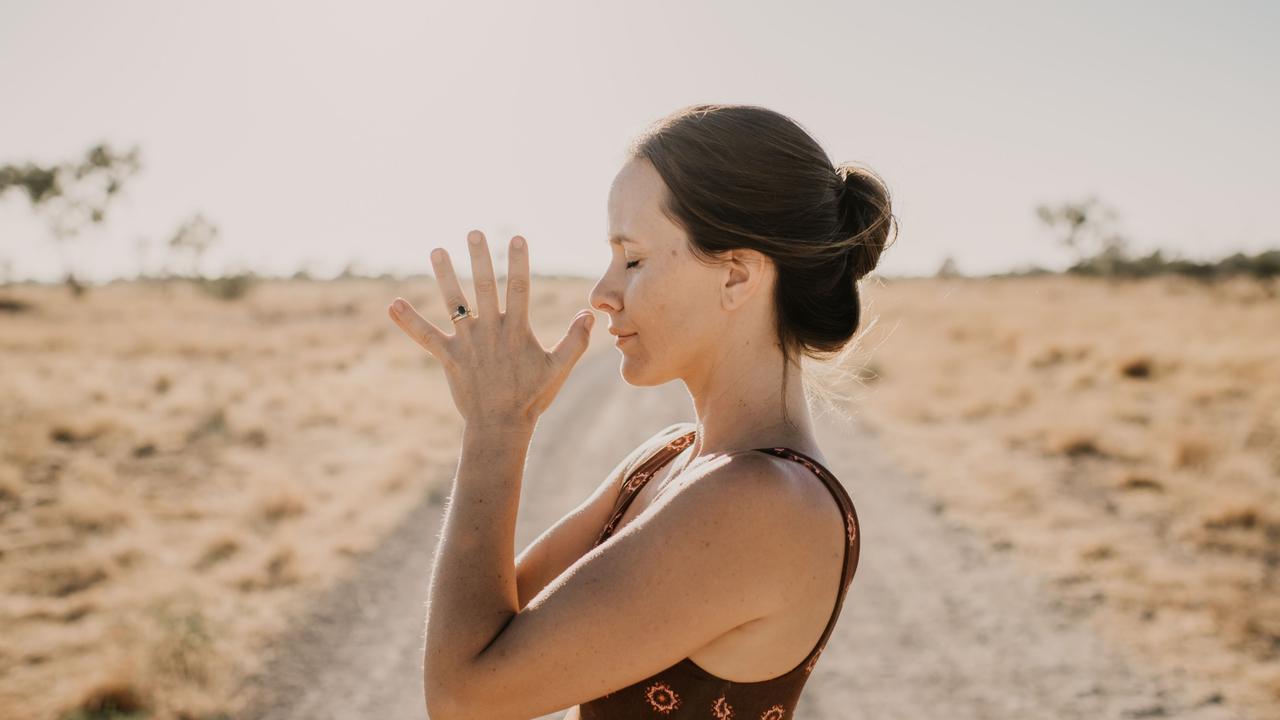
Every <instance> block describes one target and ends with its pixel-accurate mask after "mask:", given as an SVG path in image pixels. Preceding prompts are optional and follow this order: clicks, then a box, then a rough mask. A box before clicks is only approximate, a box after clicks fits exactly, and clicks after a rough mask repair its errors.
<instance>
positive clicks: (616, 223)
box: [609, 160, 674, 247]
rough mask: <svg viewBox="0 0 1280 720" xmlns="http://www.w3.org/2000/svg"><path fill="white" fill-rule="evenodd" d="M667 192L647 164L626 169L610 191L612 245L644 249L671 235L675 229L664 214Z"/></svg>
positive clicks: (637, 162) (631, 164) (632, 163)
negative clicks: (642, 247)
mask: <svg viewBox="0 0 1280 720" xmlns="http://www.w3.org/2000/svg"><path fill="white" fill-rule="evenodd" d="M666 189H667V188H666V185H665V184H664V183H663V182H662V176H661V175H659V174H658V171H657V170H656V169H654V167H653V165H652V164H651V163H649V161H648V160H631V161H629V162H627V164H625V165H623V166H622V169H621V170H619V171H618V174H617V175H616V176H615V177H614V179H613V185H612V187H610V188H609V244H610V245H620V246H623V247H626V246H630V245H643V244H644V243H645V242H647V241H652V240H653V239H654V238H658V237H663V236H666V235H668V234H670V231H671V230H672V229H673V228H674V225H673V224H672V223H671V221H670V220H669V219H668V218H667V216H666V214H664V213H663V212H662V201H663V200H664V198H665V197H666Z"/></svg>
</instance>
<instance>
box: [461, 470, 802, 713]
mask: <svg viewBox="0 0 1280 720" xmlns="http://www.w3.org/2000/svg"><path fill="white" fill-rule="evenodd" d="M668 489H669V490H671V491H672V492H670V493H668V492H667V491H666V490H664V492H663V493H660V494H659V495H658V496H657V498H656V499H655V500H654V502H653V503H652V504H651V505H650V506H649V507H647V508H645V510H644V511H643V512H641V513H640V514H639V515H637V516H636V518H635V520H634V521H632V522H630V523H628V524H627V525H625V526H624V527H623V528H622V529H621V530H620V531H619V532H618V533H617V534H616V535H613V536H611V537H610V538H609V540H608V541H606V542H604V543H601V544H600V545H599V546H597V547H595V548H593V549H591V550H590V551H588V552H587V553H586V554H585V555H583V556H582V557H580V558H578V559H577V561H576V562H574V563H573V564H572V565H571V566H570V567H569V569H568V570H567V571H566V572H564V573H563V574H561V575H560V576H559V577H557V578H556V579H555V580H554V581H553V582H552V583H551V584H550V585H549V586H547V588H546V589H545V590H544V591H543V592H542V593H539V594H538V596H537V597H535V598H534V599H533V601H531V602H530V603H529V605H528V607H526V608H524V609H522V610H521V611H520V612H519V613H517V614H516V615H515V616H514V617H512V618H511V619H510V621H509V622H508V624H507V625H506V626H505V627H504V628H503V630H502V631H501V632H500V633H499V634H498V636H497V637H496V638H494V640H493V641H492V642H491V643H490V644H489V646H488V647H487V648H486V649H485V650H484V651H483V652H481V653H480V654H479V655H477V656H476V657H475V658H474V659H473V660H472V661H471V662H470V663H469V664H468V666H467V667H466V668H465V669H463V670H462V671H460V672H458V673H457V674H456V675H455V678H456V682H457V683H459V685H458V686H455V687H454V688H452V690H451V695H452V696H453V698H454V700H453V702H452V705H453V706H454V707H455V708H456V709H457V713H456V715H455V717H463V718H471V717H484V718H530V717H538V716H541V715H544V714H547V713H551V712H555V711H557V710H562V709H564V708H566V707H569V706H571V705H575V704H578V703H582V702H586V701H588V700H591V699H592V698H596V697H600V696H602V695H604V694H605V693H608V692H612V691H614V690H617V689H619V688H622V687H625V686H627V685H630V684H632V683H635V682H638V681H639V680H642V679H644V678H646V677H650V676H652V675H653V674H655V673H657V672H659V671H661V670H663V669H665V668H667V667H670V666H672V665H674V664H676V663H678V662H679V661H680V660H681V659H683V658H685V657H688V656H689V655H691V654H692V653H693V652H695V651H696V650H698V649H699V648H701V647H703V646H705V645H706V644H708V643H710V642H711V641H712V640H715V639H716V638H718V637H720V636H721V635H723V634H724V633H727V632H729V631H730V630H732V629H734V628H736V627H738V626H740V625H742V624H744V623H747V622H750V621H752V620H756V619H758V618H761V617H766V616H769V615H772V614H774V613H776V612H778V611H779V610H780V609H781V608H783V607H784V606H785V604H786V602H787V600H788V595H787V588H789V587H794V586H796V585H798V584H799V583H798V580H800V579H801V578H802V577H803V576H804V574H805V573H807V572H808V570H807V569H806V568H805V567H804V563H802V562H798V561H797V559H798V558H803V557H805V556H806V554H807V553H811V552H812V547H811V545H809V544H810V543H812V542H814V541H815V540H816V538H815V535H814V532H813V531H811V530H809V528H813V527H821V524H820V523H816V522H813V518H814V512H815V511H814V509H813V507H812V505H813V503H810V502H806V501H805V500H804V498H803V496H802V495H801V494H799V493H798V492H797V489H796V486H795V485H794V484H791V483H788V482H787V481H786V479H785V477H784V475H783V474H782V473H780V472H778V470H777V469H776V466H774V465H772V464H771V463H770V461H769V460H768V459H767V458H766V457H764V456H760V455H756V454H751V455H749V456H746V457H743V458H742V459H741V460H740V461H736V462H733V463H729V462H727V460H723V461H718V462H712V463H708V464H707V466H706V467H704V468H701V469H699V470H698V471H697V472H696V473H695V474H693V476H692V477H688V478H682V479H681V480H680V481H678V482H677V483H676V484H675V485H673V486H669V488H668ZM824 509H825V508H824Z"/></svg>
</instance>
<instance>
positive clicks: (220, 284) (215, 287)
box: [196, 273, 257, 300]
mask: <svg viewBox="0 0 1280 720" xmlns="http://www.w3.org/2000/svg"><path fill="white" fill-rule="evenodd" d="M256 282H257V278H256V277H255V276H254V274H253V273H239V274H237V275H224V276H222V277H216V278H200V279H198V280H197V281H196V284H197V285H198V286H199V288H200V289H201V290H202V291H204V293H205V294H207V295H209V296H210V297H215V298H217V299H219V300H238V299H240V298H242V297H244V296H245V294H246V293H248V292H249V290H250V288H252V287H253V285H254V284H255V283H256Z"/></svg>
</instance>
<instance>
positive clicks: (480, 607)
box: [423, 419, 534, 693]
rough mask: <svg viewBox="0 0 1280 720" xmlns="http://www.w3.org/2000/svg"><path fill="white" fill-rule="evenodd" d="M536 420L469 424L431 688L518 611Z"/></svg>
mask: <svg viewBox="0 0 1280 720" xmlns="http://www.w3.org/2000/svg"><path fill="white" fill-rule="evenodd" d="M533 429H534V428H533V425H532V424H529V423H526V422H517V421H515V420H514V419H513V420H512V422H511V423H509V424H505V425H501V426H492V425H488V426H484V427H479V426H468V427H466V428H464V430H463V435H462V453H461V459H460V460H459V462H458V471H457V474H456V475H455V476H454V479H453V491H452V493H451V497H450V500H449V503H448V507H447V509H446V511H445V519H444V528H443V531H442V534H441V537H440V543H439V546H438V547H437V549H436V555H435V560H434V563H433V565H432V569H431V583H430V590H429V592H428V604H427V625H426V648H425V657H424V660H423V671H424V679H425V681H426V684H427V690H428V692H429V693H430V691H431V690H432V689H435V690H436V691H437V692H441V691H442V690H441V688H446V689H452V686H453V680H454V679H455V678H459V677H462V675H461V673H464V672H465V668H466V666H467V665H468V663H470V661H471V660H473V659H474V658H475V657H476V656H477V655H479V654H480V653H481V651H483V650H484V649H485V648H486V647H488V646H489V644H490V643H492V642H493V640H494V638H496V637H497V636H498V634H499V633H500V632H501V631H502V629H503V628H504V627H505V626H506V624H507V623H508V622H509V621H510V619H511V618H512V617H513V616H515V615H516V614H517V613H518V612H519V610H520V607H519V593H518V589H517V586H516V570H515V525H516V513H517V511H518V509H519V504H520V484H521V479H522V478H523V475H524V465H525V460H526V458H527V456H528V452H529V442H530V441H531V440H532V437H533Z"/></svg>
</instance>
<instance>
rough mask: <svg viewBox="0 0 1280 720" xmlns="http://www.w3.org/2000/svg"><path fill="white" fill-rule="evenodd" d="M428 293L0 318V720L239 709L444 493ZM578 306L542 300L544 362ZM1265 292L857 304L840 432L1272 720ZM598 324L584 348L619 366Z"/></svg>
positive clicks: (1125, 627)
mask: <svg viewBox="0 0 1280 720" xmlns="http://www.w3.org/2000/svg"><path fill="white" fill-rule="evenodd" d="M432 288H433V283H432V282H431V281H430V280H429V279H426V280H419V281H413V282H402V283H395V282H379V281H372V280H369V281H355V280H352V281H342V282H327V283H326V282H287V281H279V282H270V283H265V284H262V285H259V286H257V287H255V288H254V289H253V290H252V291H251V292H250V294H249V295H248V296H247V297H245V298H243V299H241V300H238V301H234V302H223V301H219V300H215V299H211V298H209V297H206V296H203V295H201V294H199V293H196V292H194V291H193V289H192V288H190V287H188V286H185V285H175V286H173V287H172V288H171V289H169V290H168V291H166V290H164V289H163V288H161V287H158V286H143V285H136V284H117V285H112V286H107V287H102V288H95V289H93V290H91V291H90V293H89V294H88V295H87V296H86V297H85V298H83V299H82V300H79V301H77V300H73V299H71V298H70V297H69V296H68V294H67V292H66V291H65V289H63V288H58V287H54V288H37V287H17V288H9V289H7V290H5V291H4V292H3V293H0V294H2V295H4V296H6V297H11V298H19V299H22V300H26V301H29V302H31V303H32V304H33V306H34V307H33V309H32V310H29V311H27V312H22V313H0V369H2V370H3V372H0V638H3V640H2V641H0V717H4V718H12V719H13V720H27V719H28V718H41V719H44V718H67V719H68V720H69V719H70V718H76V717H81V718H88V717H102V716H103V715H102V713H100V712H95V711H94V708H98V707H101V706H103V705H104V704H106V703H109V702H115V703H117V704H118V705H122V706H126V707H127V706H129V705H131V704H134V705H139V706H145V707H147V708H150V709H151V711H150V715H149V717H153V718H162V719H166V720H167V719H170V718H188V719H195V718H209V719H212V718H218V717H223V715H222V713H229V712H230V713H233V712H234V704H233V700H234V698H231V697H230V693H231V692H232V691H231V688H233V687H235V682H236V680H237V679H238V678H240V677H243V676H244V675H245V674H247V673H250V672H252V671H253V670H254V669H255V668H256V667H257V663H258V661H259V660H260V659H261V657H262V655H263V648H265V647H266V646H267V645H268V644H269V643H270V642H271V639H272V637H273V636H274V635H275V634H276V633H278V632H279V631H280V630H281V629H282V628H283V627H284V626H285V624H286V623H287V622H288V619H289V618H290V617H292V616H295V615H296V613H297V611H298V608H299V603H301V602H304V601H305V600H306V598H308V597H310V596H312V595H314V593H315V592H317V591H318V590H319V589H321V588H323V587H324V586H326V585H328V584H329V583H331V582H332V581H333V580H335V579H336V578H338V577H339V576H340V575H342V574H343V573H344V572H345V571H346V569H347V567H348V565H349V563H350V562H351V561H352V559H353V558H354V557H355V556H357V555H358V553H360V552H361V551H362V550H364V549H367V548H368V547H370V546H371V545H372V544H374V543H376V542H377V540H378V538H379V537H380V536H381V535H382V534H384V533H385V532H386V531H387V530H388V529H389V528H391V527H392V526H394V524H395V523H396V521H397V520H399V519H400V518H401V517H402V516H403V515H404V513H405V512H407V511H408V510H409V509H411V508H412V507H413V505H414V504H415V502H416V501H417V500H418V499H419V498H421V497H422V496H423V495H424V494H429V495H430V494H435V495H436V496H437V497H439V496H440V493H441V488H440V483H442V482H445V481H447V479H448V477H449V475H450V474H451V472H452V469H453V463H454V462H455V461H456V456H455V452H456V443H457V432H458V429H459V423H458V420H457V417H456V412H455V411H454V410H453V407H452V403H451V402H450V400H449V395H448V391H447V388H446V387H445V385H444V379H443V376H442V373H441V372H440V371H439V370H438V369H437V368H434V367H432V364H433V361H432V360H431V359H430V358H429V356H427V355H426V353H425V351H422V350H421V349H420V348H418V347H417V346H415V345H412V344H411V343H410V342H409V341H408V340H407V339H406V338H404V337H403V335H402V334H401V333H400V332H399V330H398V329H396V328H395V327H394V326H393V325H392V324H391V322H390V321H389V320H388V319H387V316H386V314H385V308H386V305H387V303H388V302H389V301H390V300H391V299H392V298H394V297H395V296H396V295H403V296H404V297H406V298H408V299H409V300H411V301H412V302H413V303H414V304H415V306H417V307H418V308H419V309H422V310H425V311H427V312H429V313H432V314H431V315H429V317H430V318H431V319H432V320H433V321H435V322H437V324H440V325H441V326H442V327H447V326H448V320H447V318H446V317H445V313H444V310H443V309H442V308H440V307H438V304H439V302H438V298H437V297H436V296H435V295H434V293H433V292H432ZM589 288H590V282H589V281H582V280H564V281H552V280H538V281H536V283H535V294H536V297H535V306H534V318H535V321H536V323H537V324H538V331H539V336H540V337H541V338H543V341H544V342H546V343H550V342H553V341H554V340H555V339H556V338H558V337H559V335H560V334H561V333H562V332H563V330H564V327H565V325H566V323H567V321H568V319H569V318H570V317H571V316H572V315H573V313H574V311H575V310H576V309H578V308H581V307H585V306H586V305H585V302H586V300H585V299H586V293H587V291H588V289H589ZM1277 288H1278V286H1277V285H1276V284H1272V285H1269V286H1268V285H1264V284H1260V283H1257V282H1233V283H1227V284H1221V285H1216V286H1202V285H1199V284H1197V283H1193V282H1190V281H1181V280H1173V279H1162V280H1155V281H1144V282H1137V283H1132V282H1131V283H1120V284H1109V283H1107V282H1105V281H1097V280H1093V281H1091V280H1084V279H1079V278H1065V277H1045V278H1027V279H1004V280H995V279H992V280H977V279H973V280H966V279H957V280H888V281H884V282H883V283H882V284H869V285H868V286H866V288H865V291H864V294H863V297H864V303H865V313H866V317H867V318H868V320H870V319H871V318H873V317H874V318H877V324H876V325H875V326H873V327H872V328H871V330H870V331H869V332H868V334H867V335H866V337H865V338H864V339H863V341H862V346H861V348H860V352H861V354H862V355H863V358H864V359H866V360H869V362H870V365H871V367H872V368H873V369H874V371H875V373H876V375H875V377H873V378H871V379H870V380H868V381H867V384H866V386H865V388H861V389H859V390H858V392H859V393H860V395H861V397H860V398H859V399H858V401H857V407H856V410H855V412H856V413H857V414H858V416H859V417H860V418H861V419H863V420H864V421H865V422H866V423H868V424H870V425H871V426H872V427H873V428H874V429H876V430H877V431H878V433H879V435H880V438H881V439H882V441H883V442H884V443H885V445H886V446H887V447H888V449H889V450H890V451H891V452H892V453H893V454H894V455H895V456H896V457H898V458H899V459H900V461H901V464H902V465H903V466H904V467H906V468H908V469H911V470H913V471H915V472H918V473H920V474H921V475H922V476H923V477H924V478H925V480H926V485H927V487H928V488H929V490H930V492H931V493H933V494H934V496H935V497H936V500H937V503H938V505H937V507H938V509H939V512H940V513H941V516H942V518H943V519H946V520H949V521H954V522H957V523H961V524H964V525H967V526H970V527H973V528H975V529H976V530H977V531H979V532H981V533H983V534H985V535H987V536H989V538H990V541H991V547H992V549H993V552H1006V553H1010V554H1012V555H1013V556H1014V557H1017V558H1019V559H1020V560H1022V561H1025V567H1026V568H1027V572H1029V573H1035V574H1040V575H1043V576H1044V577H1046V578H1047V579H1049V580H1050V581H1051V582H1055V583H1057V584H1058V585H1059V586H1060V590H1061V597H1062V602H1063V603H1064V604H1065V605H1066V606H1068V607H1070V608H1073V609H1075V610H1077V611H1078V612H1079V614H1080V616H1081V617H1082V619H1083V620H1084V621H1087V622H1091V623H1098V625H1099V628H1100V630H1101V631H1102V632H1106V633H1108V634H1109V635H1113V636H1116V637H1119V638H1123V640H1124V641H1125V642H1126V644H1127V645H1128V646H1129V647H1131V648H1132V649H1133V651H1134V652H1135V653H1136V654H1138V656H1140V657H1143V658H1145V659H1146V662H1147V663H1149V664H1151V665H1153V666H1160V665H1161V664H1167V665H1169V666H1172V665H1180V666H1182V667H1184V668H1190V669H1191V670H1193V671H1194V672H1195V673H1197V674H1199V675H1202V676H1205V677H1210V678H1213V679H1214V681H1215V682H1216V683H1218V687H1220V688H1221V692H1222V695H1223V702H1225V703H1228V704H1229V705H1231V706H1233V707H1239V708H1241V709H1245V708H1248V709H1251V710H1253V711H1256V713H1257V715H1258V716H1259V717H1264V716H1268V715H1270V716H1274V714H1275V709H1276V708H1277V707H1280V600H1277V597H1278V596H1280V593H1277V592H1276V585H1277V580H1276V572H1277V564H1278V563H1280V497H1278V496H1280V333H1277V332H1276V329H1277V328H1280V299H1278V297H1277ZM599 319H600V318H598V320H599ZM602 327H603V324H602V323H599V322H598V323H597V328H596V332H597V336H596V337H595V339H594V340H593V346H592V349H591V350H590V351H589V352H615V351H614V350H613V349H612V348H611V347H610V346H609V343H608V337H607V336H604V335H603V334H602V333H603V330H602ZM991 590H992V592H993V593H998V592H999V591H1000V589H999V588H992V589H991ZM905 691H906V690H905V689H904V692H905ZM77 711H79V712H77Z"/></svg>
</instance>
